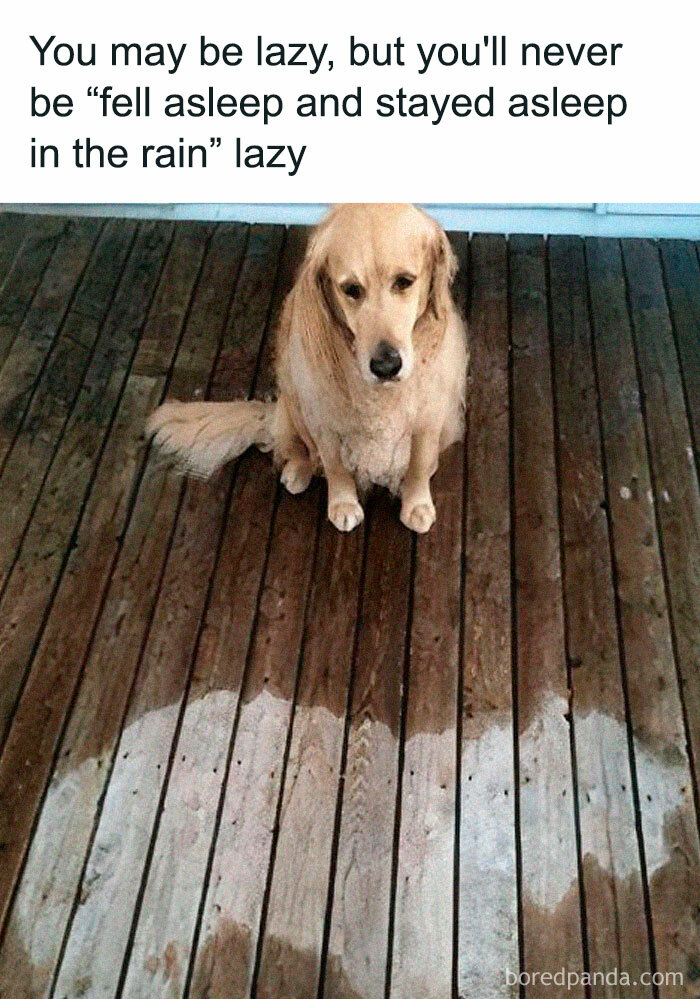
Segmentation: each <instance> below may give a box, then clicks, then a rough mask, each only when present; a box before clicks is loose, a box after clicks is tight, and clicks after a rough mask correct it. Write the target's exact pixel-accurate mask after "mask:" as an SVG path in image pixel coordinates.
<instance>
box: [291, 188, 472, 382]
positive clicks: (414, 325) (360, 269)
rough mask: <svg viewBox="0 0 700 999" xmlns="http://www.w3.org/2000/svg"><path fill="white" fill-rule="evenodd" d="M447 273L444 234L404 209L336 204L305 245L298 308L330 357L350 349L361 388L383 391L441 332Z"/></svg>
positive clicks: (450, 269)
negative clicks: (325, 342)
mask: <svg viewBox="0 0 700 999" xmlns="http://www.w3.org/2000/svg"><path fill="white" fill-rule="evenodd" d="M455 270H456V260H455V256H454V253H453V252H452V249H451V247H450V244H449V241H448V240H447V237H446V236H445V233H444V232H443V230H442V229H441V228H440V226H439V225H438V224H437V223H436V222H435V221H434V220H433V219H431V218H430V217H429V216H427V215H425V214H424V213H423V212H421V211H420V210H419V209H417V208H415V207H413V206H412V205H372V204H369V205H340V206H338V207H336V208H334V209H333V210H332V212H331V213H330V214H329V216H328V217H327V218H326V219H325V220H324V221H323V222H322V223H321V225H320V226H319V227H318V229H317V230H316V232H315V233H314V235H313V237H312V239H311V242H310V244H309V248H308V250H307V254H306V259H305V261H304V265H303V267H302V274H301V276H300V286H301V287H300V290H301V292H302V299H304V298H306V299H309V300H310V301H307V302H306V303H304V302H303V301H302V302H301V303H300V304H301V306H302V308H307V309H310V310H312V311H313V313H315V314H316V318H317V320H319V319H320V325H321V326H322V329H319V330H318V334H319V335H325V336H328V337H332V338H335V339H336V343H335V344H331V345H329V346H330V347H331V348H332V349H333V351H334V353H335V352H337V351H339V350H340V349H341V345H342V344H343V342H344V343H345V344H346V345H347V346H348V347H349V348H350V350H351V351H352V353H353V354H354V356H355V359H356V363H357V365H358V367H359V370H360V373H361V375H362V377H363V379H364V380H365V382H367V383H368V384H370V385H391V384H394V383H396V382H401V381H405V380H406V379H408V378H409V377H410V375H411V372H412V371H413V368H414V364H415V357H416V353H417V352H420V350H421V346H422V341H423V340H426V341H427V340H428V339H430V338H433V339H434V338H436V337H437V336H438V335H439V334H440V333H441V332H442V331H444V327H445V320H446V317H447V312H448V309H449V306H450V290H449V289H450V283H451V281H452V278H453V276H454V273H455ZM309 319H310V320H312V317H311V316H309ZM425 346H426V347H427V344H426V345H425Z"/></svg>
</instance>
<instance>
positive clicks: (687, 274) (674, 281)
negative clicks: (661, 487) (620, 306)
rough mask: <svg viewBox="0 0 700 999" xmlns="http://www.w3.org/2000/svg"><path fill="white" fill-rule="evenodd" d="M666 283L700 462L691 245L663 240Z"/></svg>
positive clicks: (699, 357) (699, 303)
mask: <svg viewBox="0 0 700 999" xmlns="http://www.w3.org/2000/svg"><path fill="white" fill-rule="evenodd" d="M659 246H660V251H661V259H662V262H663V271H664V283H665V286H666V290H667V294H668V301H669V305H670V308H671V318H672V320H673V329H674V334H675V339H676V346H677V349H678V356H679V359H680V363H681V377H682V379H683V387H684V390H685V397H686V401H687V406H688V418H689V421H690V430H691V435H692V438H693V444H694V449H695V463H696V465H697V464H698V462H699V461H700V455H699V453H698V444H699V443H700V336H698V331H699V330H700V261H699V260H698V255H697V253H696V252H695V247H694V246H693V244H692V243H689V242H685V241H681V240H672V239H664V240H662V241H661V243H660V244H659Z"/></svg>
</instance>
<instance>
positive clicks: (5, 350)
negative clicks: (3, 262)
mask: <svg viewBox="0 0 700 999" xmlns="http://www.w3.org/2000/svg"><path fill="white" fill-rule="evenodd" d="M67 224H68V223H67V220H66V219H63V218H56V217H52V218H49V217H46V218H42V217H41V216H31V217H29V216H28V217H27V221H26V227H27V231H26V233H25V236H24V239H23V241H22V245H21V247H20V248H19V251H18V253H17V254H16V255H15V258H14V261H13V262H12V265H11V267H10V268H9V270H8V272H7V274H6V275H5V281H4V284H3V285H2V287H0V370H1V369H2V365H3V363H4V362H5V359H6V358H7V355H8V354H9V352H10V349H11V347H12V344H13V343H14V340H15V337H16V336H17V333H18V332H19V329H20V326H21V325H22V321H23V319H24V317H25V315H26V313H27V310H28V309H29V306H30V305H31V303H32V299H33V298H34V295H35V293H36V290H37V288H38V287H39V284H40V282H41V279H42V276H43V274H44V271H45V270H46V266H47V264H48V262H49V261H50V260H51V256H52V254H53V252H54V250H55V249H56V244H57V243H58V241H59V238H60V237H61V235H62V234H63V233H64V232H65V229H66V226H67Z"/></svg>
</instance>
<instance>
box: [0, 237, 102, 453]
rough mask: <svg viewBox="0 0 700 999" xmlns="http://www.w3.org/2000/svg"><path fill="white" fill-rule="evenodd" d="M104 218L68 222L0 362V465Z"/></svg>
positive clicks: (9, 446)
mask: <svg viewBox="0 0 700 999" xmlns="http://www.w3.org/2000/svg"><path fill="white" fill-rule="evenodd" d="M103 224H104V223H103V222H102V221H100V220H99V219H80V220H75V221H71V222H69V223H68V224H67V226H66V228H65V231H64V232H63V234H62V235H61V236H60V237H59V239H58V242H57V244H56V248H55V250H54V253H53V255H52V257H51V260H50V261H49V263H48V266H47V267H46V270H45V271H44V273H43V276H42V279H41V282H40V284H39V287H38V289H37V291H36V294H35V295H34V298H33V300H32V304H31V306H30V308H29V310H28V311H27V313H26V315H25V317H24V319H23V321H22V325H21V326H20V328H19V331H18V333H17V335H16V337H15V339H14V342H13V343H12V346H11V347H10V349H9V351H8V353H7V357H6V358H5V361H4V363H3V365H2V368H0V468H2V467H3V466H4V463H5V461H6V459H7V455H8V454H9V452H10V450H11V448H12V445H13V444H14V441H15V437H16V436H17V433H18V431H19V428H20V426H21V424H22V419H23V417H24V414H25V412H26V410H27V407H28V406H29V404H30V402H31V400H32V397H33V394H34V390H35V388H36V385H37V380H38V379H39V377H40V375H41V373H42V371H43V368H44V364H45V363H46V360H47V358H48V357H49V356H50V355H51V353H52V351H53V348H54V346H55V343H56V339H57V337H58V335H59V333H60V331H61V329H62V326H63V320H64V318H65V316H66V315H67V313H68V311H69V309H70V305H71V302H72V300H73V297H74V295H75V293H76V287H77V286H78V285H79V282H80V281H81V278H82V275H83V271H84V270H85V268H86V266H87V264H88V261H89V259H90V255H91V253H92V250H93V247H94V245H95V242H96V240H97V238H98V236H99V234H100V230H101V229H102V227H103Z"/></svg>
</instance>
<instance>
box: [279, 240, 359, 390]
mask: <svg viewBox="0 0 700 999" xmlns="http://www.w3.org/2000/svg"><path fill="white" fill-rule="evenodd" d="M324 232H325V229H324V228H321V227H319V229H317V230H316V232H315V233H314V235H313V236H312V237H311V241H310V242H309V246H308V248H307V250H306V255H305V257H304V260H303V262H302V265H301V267H300V269H299V273H298V274H297V278H296V281H295V282H294V287H293V288H292V290H291V291H290V293H289V295H288V296H287V299H286V301H285V307H284V311H283V314H282V330H281V332H282V335H283V337H284V336H286V335H289V334H290V333H291V332H292V331H295V335H297V336H299V338H300V339H301V341H302V342H303V343H304V346H305V349H306V351H307V354H308V356H309V358H312V359H314V361H315V363H316V364H317V365H320V366H321V367H322V368H325V369H326V370H327V371H328V373H329V374H331V375H336V374H338V373H339V372H340V369H341V367H342V357H341V353H342V351H343V349H344V347H343V343H344V341H345V342H346V343H348V344H349V343H351V342H352V339H353V337H352V333H351V331H350V329H349V328H348V326H347V324H346V323H345V320H344V319H343V317H342V314H341V313H340V310H339V308H338V305H337V304H336V302H335V298H334V295H333V289H332V287H331V283H330V278H329V277H328V272H327V269H326V252H325V247H324V241H323V239H322V236H323V234H324Z"/></svg>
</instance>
